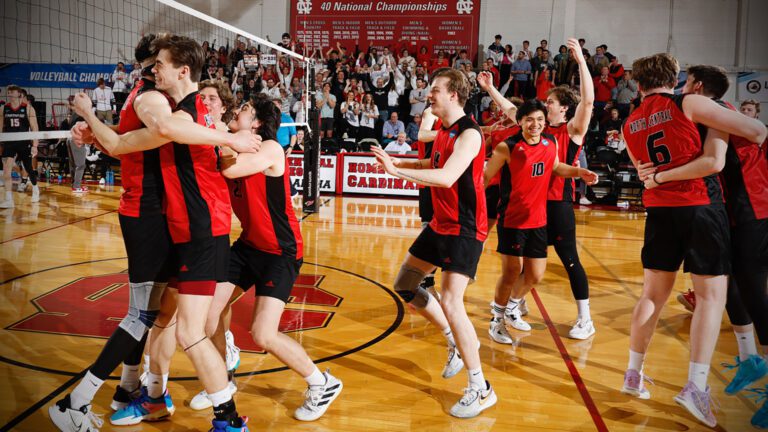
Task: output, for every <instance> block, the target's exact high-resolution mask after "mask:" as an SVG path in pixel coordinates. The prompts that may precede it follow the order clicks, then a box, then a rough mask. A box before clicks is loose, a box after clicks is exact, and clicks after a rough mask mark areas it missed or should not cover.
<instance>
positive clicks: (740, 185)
mask: <svg viewBox="0 0 768 432" xmlns="http://www.w3.org/2000/svg"><path fill="white" fill-rule="evenodd" d="M721 178H722V180H723V183H724V189H725V203H726V205H727V207H728V214H729V215H730V217H731V222H732V223H733V224H734V225H739V224H743V223H746V222H750V221H753V220H755V219H768V140H766V141H765V142H764V143H763V145H762V148H761V147H758V145H757V144H755V143H753V142H749V141H747V140H746V139H745V138H742V137H737V136H733V135H731V139H730V142H729V143H728V152H727V153H726V159H725V168H724V169H723V171H722V173H721Z"/></svg>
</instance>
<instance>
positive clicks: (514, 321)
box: [504, 305, 531, 331]
mask: <svg viewBox="0 0 768 432" xmlns="http://www.w3.org/2000/svg"><path fill="white" fill-rule="evenodd" d="M504 322H506V323H507V325H510V326H512V327H513V328H514V329H516V330H520V331H531V325H530V324H528V323H527V322H525V321H524V320H523V317H522V316H521V314H520V305H518V307H516V308H514V309H512V310H510V309H509V307H507V309H506V311H504Z"/></svg>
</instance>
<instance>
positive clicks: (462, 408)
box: [451, 381, 497, 418]
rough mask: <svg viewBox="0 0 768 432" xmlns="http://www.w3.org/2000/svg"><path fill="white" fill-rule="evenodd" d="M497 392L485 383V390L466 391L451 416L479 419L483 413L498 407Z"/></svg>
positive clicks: (469, 388) (467, 389) (466, 389)
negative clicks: (495, 406)
mask: <svg viewBox="0 0 768 432" xmlns="http://www.w3.org/2000/svg"><path fill="white" fill-rule="evenodd" d="M496 401H497V398H496V392H494V391H493V388H491V384H490V383H489V382H488V381H486V382H485V390H479V389H475V388H472V387H467V388H465V389H464V396H462V397H461V399H459V401H458V402H456V404H455V405H454V406H453V407H452V408H451V415H452V416H454V417H459V418H471V417H477V416H478V415H479V414H480V413H481V412H483V411H485V410H487V409H488V408H490V407H492V406H494V405H496Z"/></svg>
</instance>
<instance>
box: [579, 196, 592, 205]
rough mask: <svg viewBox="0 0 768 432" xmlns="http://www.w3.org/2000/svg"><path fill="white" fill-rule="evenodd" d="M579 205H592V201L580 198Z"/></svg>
mask: <svg viewBox="0 0 768 432" xmlns="http://www.w3.org/2000/svg"><path fill="white" fill-rule="evenodd" d="M579 204H581V205H592V201H590V200H588V199H587V197H585V196H583V197H581V198H579Z"/></svg>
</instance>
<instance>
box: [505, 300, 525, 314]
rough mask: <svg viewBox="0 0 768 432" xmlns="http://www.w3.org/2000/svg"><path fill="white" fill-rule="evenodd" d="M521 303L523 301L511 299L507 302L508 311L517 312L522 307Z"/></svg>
mask: <svg viewBox="0 0 768 432" xmlns="http://www.w3.org/2000/svg"><path fill="white" fill-rule="evenodd" d="M521 301H523V299H513V298H512V297H510V298H509V301H507V310H508V311H510V312H513V311H515V310H516V309H517V308H519V307H520V302H521ZM518 312H519V311H518Z"/></svg>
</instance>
